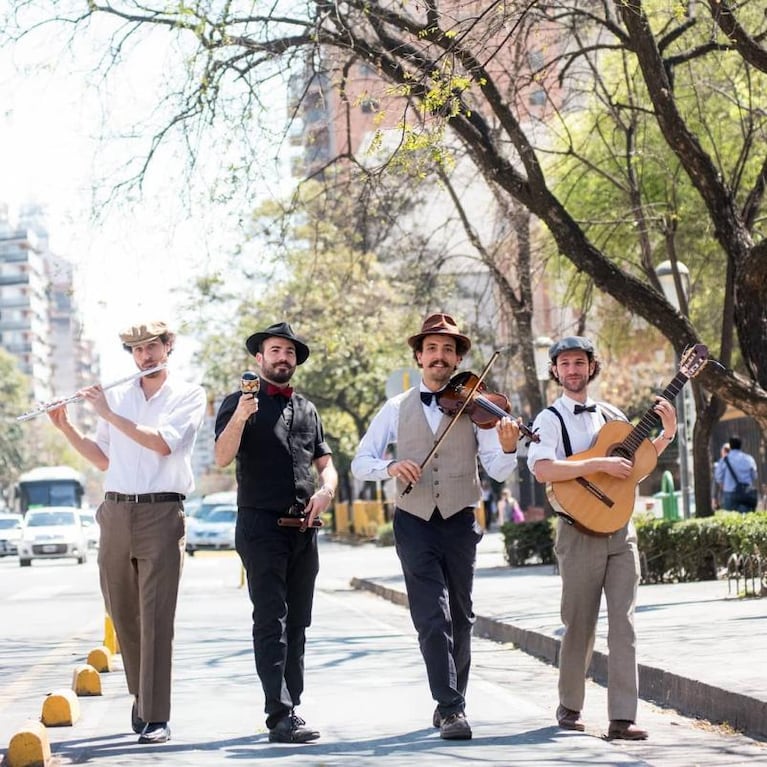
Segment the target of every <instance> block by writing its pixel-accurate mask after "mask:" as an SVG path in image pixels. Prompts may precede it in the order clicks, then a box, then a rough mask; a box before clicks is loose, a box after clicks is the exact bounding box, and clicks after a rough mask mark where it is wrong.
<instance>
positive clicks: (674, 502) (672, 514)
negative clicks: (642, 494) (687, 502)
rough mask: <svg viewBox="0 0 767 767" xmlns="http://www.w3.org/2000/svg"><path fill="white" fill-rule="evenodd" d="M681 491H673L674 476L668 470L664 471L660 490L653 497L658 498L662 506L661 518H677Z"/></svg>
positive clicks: (673, 519)
mask: <svg viewBox="0 0 767 767" xmlns="http://www.w3.org/2000/svg"><path fill="white" fill-rule="evenodd" d="M680 496H681V493H677V492H674V477H673V476H672V474H671V472H670V471H664V472H663V476H662V477H661V481H660V492H659V493H655V495H653V498H658V499H659V500H660V502H661V506H662V508H663V519H670V520H671V521H676V520H678V519H679V499H680Z"/></svg>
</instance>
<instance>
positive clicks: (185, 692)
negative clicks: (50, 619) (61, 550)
mask: <svg viewBox="0 0 767 767" xmlns="http://www.w3.org/2000/svg"><path fill="white" fill-rule="evenodd" d="M498 556H499V549H498V541H497V538H494V537H493V536H488V537H487V538H486V541H485V542H483V544H482V549H481V555H480V562H479V571H478V580H477V595H478V612H480V613H481V612H482V610H483V609H484V608H485V607H486V606H487V603H486V600H492V602H493V603H494V604H495V607H496V609H502V610H508V611H509V612H513V611H514V610H513V605H515V604H516V605H520V604H521V603H522V602H523V601H524V600H523V598H522V596H521V595H522V592H523V590H524V589H525V588H526V587H527V586H528V585H531V584H532V585H534V586H535V587H536V588H535V589H533V594H532V597H530V600H531V601H533V602H534V603H538V605H539V612H540V616H541V617H542V618H545V619H546V620H548V617H549V616H550V607H549V606H547V604H545V603H544V600H543V599H542V598H539V596H536V593H535V592H536V589H538V588H540V584H541V582H542V581H539V580H538V579H542V580H543V581H546V582H547V585H549V584H551V593H552V595H555V592H556V582H557V576H553V575H551V574H550V573H549V574H546V573H542V572H537V573H536V574H534V575H533V574H531V575H529V576H528V575H527V574H524V576H523V577H520V576H509V575H508V573H509V572H511V571H509V570H508V568H502V567H501V566H500V562H495V559H497V557H498ZM321 557H322V570H321V576H320V580H319V587H318V592H317V600H316V609H315V625H314V626H313V627H312V628H311V630H310V635H309V652H308V656H307V692H306V695H305V699H304V703H303V705H302V707H301V711H300V713H301V714H302V715H303V716H304V717H305V718H306V719H307V720H308V721H309V722H310V723H311V724H312V725H314V726H317V727H318V728H319V729H320V730H321V731H322V734H323V736H322V738H321V740H319V741H317V742H315V743H312V744H307V745H304V746H290V745H273V744H269V743H268V741H267V738H266V732H265V730H264V726H263V714H262V706H263V699H262V694H261V691H260V688H259V686H258V682H257V679H256V677H255V673H254V668H253V659H252V652H251V648H250V642H249V634H250V622H249V603H248V600H247V595H246V594H245V592H244V590H243V589H242V588H241V587H240V570H239V565H238V562H237V560H236V558H234V557H233V556H230V555H197V556H195V557H194V558H188V559H187V561H186V566H185V572H184V578H183V585H182V595H181V601H180V605H179V614H178V622H177V639H176V653H175V659H176V663H175V682H174V703H173V705H174V709H173V721H172V723H171V726H172V729H173V739H172V740H171V741H170V742H169V743H167V744H165V745H162V746H139V745H137V744H136V743H135V740H136V737H135V735H133V733H131V732H130V730H129V726H128V725H129V712H130V699H129V697H128V696H127V695H126V692H125V686H124V680H123V677H122V673H121V672H120V671H117V672H116V673H113V674H103V675H102V680H103V681H102V684H103V695H102V696H100V697H93V698H81V699H80V705H81V709H82V716H81V718H80V720H79V721H78V722H77V723H76V724H75V726H74V727H67V728H55V729H52V728H49V730H48V733H49V737H50V740H51V743H52V749H53V752H54V755H55V761H56V764H58V765H69V764H83V763H88V764H93V765H108V766H109V767H128V765H130V766H131V767H135V766H136V765H139V766H140V765H150V764H152V765H154V764H155V763H156V762H157V761H158V760H159V761H160V762H161V763H162V765H170V766H171V767H197V766H199V767H206V766H207V765H211V767H212V766H213V765H215V766H216V767H220V766H221V765H225V764H227V763H230V764H259V765H262V764H266V765H271V764H280V765H293V764H295V765H298V764H301V765H302V766H316V767H320V765H322V766H323V767H328V766H331V767H335V766H339V767H341V766H343V765H355V766H357V765H368V764H373V763H374V764H375V765H376V766H377V767H378V766H382V767H386V766H387V765H392V766H393V765H397V766H404V765H412V764H414V762H416V761H417V762H418V763H419V764H421V765H423V767H429V766H430V765H437V764H440V765H441V764H444V761H445V759H446V758H452V759H459V760H461V761H462V762H463V763H464V764H467V765H479V764H481V765H527V764H535V765H537V766H541V765H543V766H545V765H580V764H589V765H595V764H596V765H600V764H601V765H657V766H663V767H682V766H683V765H684V767H690V765H696V764H701V765H702V764H706V765H738V764H749V765H767V744H765V743H763V742H760V741H755V740H751V739H749V738H746V737H744V736H742V735H738V734H734V733H731V732H728V731H726V730H724V729H721V728H716V727H712V726H710V725H707V724H705V723H699V722H695V721H694V720H691V719H688V718H685V717H684V716H681V715H680V714H677V713H675V712H674V711H670V710H667V709H661V708H658V707H656V706H654V705H652V704H649V703H644V702H642V703H641V705H640V721H641V723H642V724H643V725H646V726H647V727H648V728H649V729H650V730H651V739H650V740H649V741H647V742H646V743H620V742H614V743H610V742H607V741H605V740H603V739H602V738H601V734H602V732H603V731H604V728H605V727H606V722H605V720H604V717H605V692H604V689H603V688H602V687H600V686H599V685H596V684H591V683H590V684H589V690H588V694H587V706H586V709H585V714H586V717H587V720H588V721H589V724H590V727H589V730H588V731H587V733H586V734H580V733H566V732H562V731H559V730H558V729H557V728H556V727H555V726H554V725H553V711H554V709H555V707H556V673H557V672H556V669H555V668H554V667H553V666H551V665H550V664H547V663H544V662H542V661H540V660H538V659H536V658H534V657H532V656H531V655H529V654H528V653H525V652H522V651H521V650H519V649H516V648H515V647H514V646H513V645H511V644H508V643H507V644H502V643H498V642H493V641H489V640H487V639H482V638H477V639H475V642H474V667H473V672H472V680H471V684H470V689H469V695H468V714H469V718H470V720H471V722H472V725H473V727H474V733H475V737H474V739H473V740H472V741H469V742H464V743H447V742H445V741H441V740H440V739H439V737H438V735H437V733H436V731H435V730H433V729H432V728H431V726H430V720H431V713H432V711H433V708H434V704H433V701H431V699H430V697H429V694H428V691H427V685H426V681H425V674H424V671H423V667H422V663H421V660H420V655H419V652H418V645H417V641H416V638H415V635H414V632H413V629H412V626H411V624H410V619H409V616H408V614H407V611H406V610H404V609H403V608H402V607H401V606H399V605H397V604H393V603H392V602H391V601H389V600H387V599H381V598H380V597H378V596H376V595H374V594H371V593H369V592H367V591H365V590H359V589H354V588H352V587H351V586H350V580H351V579H352V578H353V577H357V578H361V579H370V580H371V582H374V581H376V580H377V581H379V582H386V583H387V584H389V585H390V586H391V587H392V588H394V589H395V590H396V583H397V577H398V576H397V575H396V573H397V567H398V564H397V561H396V556H395V555H394V552H393V550H392V549H379V548H375V547H373V546H370V545H366V546H357V547H350V546H346V545H342V544H336V543H331V542H328V541H323V544H322V550H321ZM72 567H75V568H76V566H74V565H73V566H72ZM38 568H39V570H40V571H39V572H38ZM43 568H49V569H48V570H47V572H46V571H45V570H44V569H43ZM1 569H2V573H1V574H0V577H3V578H5V576H6V572H5V571H6V569H8V570H9V572H11V571H10V569H9V568H6V567H5V566H3V567H2V568H1ZM32 570H33V571H34V573H33V577H34V578H35V580H34V581H33V580H32V579H21V578H19V576H18V575H17V572H18V571H15V572H14V575H15V576H16V577H15V578H14V580H15V581H16V584H17V585H16V587H15V590H13V599H14V604H16V605H17V606H20V605H23V606H24V609H25V614H28V615H30V616H32V615H39V616H40V617H39V618H37V619H34V620H30V627H31V628H33V631H32V632H31V633H30V635H29V636H28V637H27V641H26V643H22V642H21V641H20V636H21V634H22V633H23V627H22V626H14V627H13V629H12V632H11V633H12V636H13V638H12V641H8V642H7V641H5V632H4V631H3V632H2V633H0V651H2V654H1V655H0V657H2V659H3V660H2V665H3V666H4V667H6V668H11V669H13V674H12V679H11V680H10V683H8V682H9V677H8V676H7V675H5V674H4V675H2V676H0V684H2V689H0V748H4V747H5V746H7V744H8V742H9V740H10V737H11V735H12V733H13V732H14V731H15V729H16V728H17V727H18V725H20V723H21V722H23V721H24V719H26V718H28V717H29V718H37V717H39V714H40V709H41V705H42V700H43V696H44V695H45V693H46V692H47V691H49V690H52V689H56V688H59V687H66V686H68V684H69V682H70V680H71V669H72V668H73V667H74V665H75V664H77V663H81V662H83V660H84V658H85V657H86V656H87V653H88V651H89V650H90V649H91V648H92V647H93V646H95V645H97V644H100V642H101V638H102V636H103V633H102V631H101V621H100V614H99V609H98V608H99V604H98V597H97V586H96V582H95V569H92V566H91V565H90V564H89V565H86V566H85V568H81V569H80V570H78V572H80V573H83V572H90V574H91V575H92V576H93V580H92V582H90V581H89V583H90V585H89V586H88V587H87V588H86V586H85V585H84V583H83V581H82V580H79V581H77V584H76V586H75V587H74V588H73V589H72V590H69V589H68V588H67V586H66V583H67V575H68V573H67V570H66V569H65V566H60V567H58V568H57V567H54V566H52V565H47V564H41V565H37V564H35V565H34V566H33V568H32ZM491 570H492V571H497V573H499V575H497V576H495V577H494V576H492V575H491V574H490V571H491ZM504 572H506V573H507V574H506V575H505V576H504V575H500V573H504ZM47 575H50V578H51V586H52V589H54V590H55V591H56V594H55V602H56V603H58V604H65V605H67V607H68V609H67V610H66V615H65V614H64V613H62V615H61V616H60V617H59V619H58V620H57V621H56V622H55V623H48V624H46V622H45V620H44V617H43V612H44V610H45V609H51V600H50V598H49V596H48V595H46V593H45V589H44V588H41V586H40V583H41V579H43V578H44V577H45V576H47ZM499 577H507V578H508V577H513V578H516V579H517V580H516V581H515V582H514V583H511V582H510V583H509V584H508V587H504V589H503V594H502V596H500V595H499V594H498V593H496V595H495V597H490V596H489V590H488V588H487V587H486V585H485V584H486V583H489V582H497V579H498V578H499ZM527 578H530V579H531V580H526V579H527ZM54 579H55V581H54ZM5 583H6V584H7V581H6V582H5ZM0 598H1V599H2V603H0V609H3V610H5V609H6V607H7V605H6V601H7V599H10V598H11V597H10V596H7V592H6V591H5V590H4V588H0ZM85 605H88V607H86V606H85ZM76 611H80V612H81V613H82V614H81V615H79V617H78V620H76V621H74V620H73V619H72V617H71V616H72V614H73V613H74V612H76ZM488 611H489V610H488ZM762 612H763V610H762ZM0 614H2V613H0ZM67 615H68V616H70V618H69V620H67V618H66V616H67ZM551 623H552V625H553V624H554V623H555V620H553V619H552V620H551ZM43 626H45V631H44V632H43V631H42V629H43ZM35 632H36V633H35ZM642 649H643V648H642V647H641V646H640V656H642V654H643V653H642ZM727 655H728V654H727V653H724V654H720V656H719V657H720V664H722V663H724V660H725V659H726V656H727ZM118 661H119V656H118ZM761 673H763V668H762V671H761Z"/></svg>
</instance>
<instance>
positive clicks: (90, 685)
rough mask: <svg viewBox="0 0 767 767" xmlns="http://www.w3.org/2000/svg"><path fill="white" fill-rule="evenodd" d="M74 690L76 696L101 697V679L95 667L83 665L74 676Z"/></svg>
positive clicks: (77, 668) (76, 670)
mask: <svg viewBox="0 0 767 767" xmlns="http://www.w3.org/2000/svg"><path fill="white" fill-rule="evenodd" d="M72 689H73V690H74V691H75V695H81V696H85V695H101V677H100V676H99V672H98V671H96V669H95V668H93V666H89V665H88V664H87V663H83V664H82V665H80V666H77V667H76V668H75V670H74V673H73V675H72Z"/></svg>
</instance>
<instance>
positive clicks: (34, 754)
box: [5, 719, 51, 767]
mask: <svg viewBox="0 0 767 767" xmlns="http://www.w3.org/2000/svg"><path fill="white" fill-rule="evenodd" d="M50 760H51V744H50V742H49V740H48V733H47V732H46V729H45V726H44V725H43V724H42V723H41V722H35V721H34V720H32V719H30V720H29V721H28V722H24V724H23V725H22V727H21V729H19V730H18V731H17V732H16V733H15V735H13V737H12V738H11V741H10V743H9V744H8V753H7V754H6V755H5V763H6V764H7V765H8V767H45V766H46V765H47V764H49V763H50Z"/></svg>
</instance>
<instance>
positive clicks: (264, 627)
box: [235, 507, 319, 728]
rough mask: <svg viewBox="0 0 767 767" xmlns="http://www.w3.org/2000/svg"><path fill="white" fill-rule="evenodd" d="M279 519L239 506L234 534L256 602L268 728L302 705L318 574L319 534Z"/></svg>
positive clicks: (255, 632) (255, 624)
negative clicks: (287, 525)
mask: <svg viewBox="0 0 767 767" xmlns="http://www.w3.org/2000/svg"><path fill="white" fill-rule="evenodd" d="M279 516H280V514H279V513H277V512H268V511H263V510H255V509H247V508H243V507H240V509H239V512H238V514H237V528H236V532H235V547H236V549H237V553H238V554H239V555H240V559H241V560H242V564H243V567H244V568H245V572H246V574H247V579H248V591H249V593H250V601H251V602H252V604H253V653H254V655H255V660H256V672H257V673H258V677H259V679H260V680H261V685H262V687H263V690H264V697H265V704H264V711H265V712H266V726H267V727H269V728H272V727H274V725H275V724H277V722H279V721H280V719H282V718H283V717H285V716H286V715H287V714H288V713H290V711H292V709H293V708H294V707H295V706H298V705H299V703H300V702H301V694H302V693H303V691H304V650H305V645H306V628H307V627H308V626H309V625H310V624H311V621H312V603H313V601H314V582H315V580H316V578H317V573H318V572H319V555H318V551H317V531H316V530H314V529H310V530H306V531H305V532H303V533H302V532H299V530H298V528H295V527H279V526H278V525H277V518H278V517H279Z"/></svg>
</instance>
